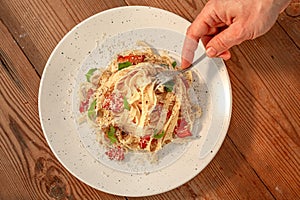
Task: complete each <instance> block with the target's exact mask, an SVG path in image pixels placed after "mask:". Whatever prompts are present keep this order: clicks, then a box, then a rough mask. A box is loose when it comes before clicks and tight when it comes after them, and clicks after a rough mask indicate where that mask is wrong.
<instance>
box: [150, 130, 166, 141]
mask: <svg viewBox="0 0 300 200" xmlns="http://www.w3.org/2000/svg"><path fill="white" fill-rule="evenodd" d="M164 135H165V132H164V131H162V132H161V133H160V134H155V135H153V138H155V139H160V138H162V137H163V136H164Z"/></svg>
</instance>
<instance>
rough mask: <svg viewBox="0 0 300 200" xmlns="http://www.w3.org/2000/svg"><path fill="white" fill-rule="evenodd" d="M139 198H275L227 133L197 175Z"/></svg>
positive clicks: (154, 199)
mask: <svg viewBox="0 0 300 200" xmlns="http://www.w3.org/2000/svg"><path fill="white" fill-rule="evenodd" d="M128 199H136V198H128ZM137 199H147V200H160V199H161V200H164V199H273V196H272V194H271V193H270V192H269V191H268V189H267V188H266V187H265V186H264V184H263V183H262V182H261V180H260V179H259V177H258V176H257V175H256V173H255V171H254V170H253V169H252V168H251V166H249V164H248V163H247V162H246V161H245V159H244V158H243V156H242V155H241V154H240V152H239V151H238V149H237V148H236V147H235V146H234V144H233V143H232V141H231V140H230V138H229V137H227V138H226V139H225V141H224V143H223V145H222V148H221V149H220V151H219V152H218V153H217V155H216V157H215V158H214V159H213V161H212V162H211V163H210V164H209V165H208V166H207V167H206V168H205V169H204V170H203V171H202V172H201V173H200V174H199V175H198V176H196V177H195V178H194V179H192V180H191V181H189V182H188V183H186V184H184V185H183V186H181V187H179V188H177V189H174V190H172V191H170V192H166V193H163V194H160V195H155V196H151V197H146V198H137Z"/></svg>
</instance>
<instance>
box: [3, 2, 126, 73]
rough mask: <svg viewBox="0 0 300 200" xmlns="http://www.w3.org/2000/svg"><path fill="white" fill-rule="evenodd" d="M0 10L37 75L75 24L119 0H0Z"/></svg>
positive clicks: (119, 4) (121, 3) (111, 6)
mask: <svg viewBox="0 0 300 200" xmlns="http://www.w3.org/2000/svg"><path fill="white" fill-rule="evenodd" d="M0 5H1V6H0V13H1V18H2V19H3V21H4V23H5V25H6V26H7V27H9V30H10V32H11V34H12V35H13V37H14V39H15V40H16V41H17V42H18V44H19V45H20V47H21V48H22V50H23V51H24V52H25V54H26V56H27V57H28V59H29V60H30V62H31V63H32V64H33V66H34V67H35V69H36V70H37V72H38V74H39V75H40V76H41V74H42V71H43V69H44V66H45V64H46V61H47V59H48V57H49V56H50V54H51V52H52V50H53V49H54V47H55V46H56V45H57V43H58V42H59V41H60V40H61V39H62V37H63V36H64V35H65V34H66V33H67V32H68V31H70V30H71V28H73V27H74V26H75V25H76V24H78V23H79V22H81V21H83V20H84V19H86V18H88V17H90V16H92V15H93V14H96V13H98V12H101V11H103V10H106V9H109V8H113V7H117V6H124V5H126V4H125V3H124V1H122V0H111V1H104V0H102V1H95V0H94V1H81V0H74V1H67V0H64V1H58V0H51V1H47V0H41V1H33V0H24V1H17V0H13V1H5V0H0Z"/></svg>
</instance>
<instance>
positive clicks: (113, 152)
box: [105, 147, 125, 161]
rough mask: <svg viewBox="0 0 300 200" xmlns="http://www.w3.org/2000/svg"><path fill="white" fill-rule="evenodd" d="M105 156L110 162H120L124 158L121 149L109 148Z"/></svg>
mask: <svg viewBox="0 0 300 200" xmlns="http://www.w3.org/2000/svg"><path fill="white" fill-rule="evenodd" d="M105 154H106V155H107V156H108V158H109V159H110V160H118V161H121V160H124V158H125V154H124V149H123V148H121V147H115V148H110V149H109V150H108V151H106V152H105Z"/></svg>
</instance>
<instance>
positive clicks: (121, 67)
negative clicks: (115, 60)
mask: <svg viewBox="0 0 300 200" xmlns="http://www.w3.org/2000/svg"><path fill="white" fill-rule="evenodd" d="M131 65H132V63H131V62H129V61H127V62H122V63H119V64H118V70H122V69H125V68H127V67H129V66H131Z"/></svg>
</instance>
